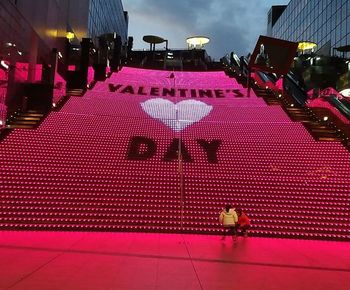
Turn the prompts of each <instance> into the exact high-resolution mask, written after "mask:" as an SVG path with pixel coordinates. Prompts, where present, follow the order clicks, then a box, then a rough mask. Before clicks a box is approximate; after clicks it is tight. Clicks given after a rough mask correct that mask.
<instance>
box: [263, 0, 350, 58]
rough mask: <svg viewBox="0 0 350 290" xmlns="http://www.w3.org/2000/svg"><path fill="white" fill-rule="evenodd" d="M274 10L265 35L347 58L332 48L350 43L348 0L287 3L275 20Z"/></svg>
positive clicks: (349, 7)
mask: <svg viewBox="0 0 350 290" xmlns="http://www.w3.org/2000/svg"><path fill="white" fill-rule="evenodd" d="M277 7H280V6H277ZM276 11H277V8H276V6H273V7H272V8H271V10H270V11H269V14H268V15H269V16H268V29H267V32H268V35H269V36H272V37H275V38H281V39H286V40H290V41H297V42H300V41H311V42H315V43H316V44H317V49H316V50H318V51H319V53H320V54H323V55H338V56H347V57H348V56H349V52H347V51H345V52H343V51H339V50H337V49H336V48H340V47H345V46H346V45H349V44H350V21H349V19H350V18H349V17H350V1H347V0H337V1H329V0H309V1H299V0H291V1H290V2H289V3H288V5H287V7H285V9H283V12H282V13H280V15H279V17H278V19H277V20H276V14H277V15H278V13H277V12H276ZM279 12H281V10H279ZM273 16H274V17H273Z"/></svg>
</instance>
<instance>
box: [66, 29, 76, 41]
mask: <svg viewBox="0 0 350 290" xmlns="http://www.w3.org/2000/svg"><path fill="white" fill-rule="evenodd" d="M74 37H75V35H74V33H73V32H71V31H67V33H66V38H67V39H68V40H72V39H73V38H74Z"/></svg>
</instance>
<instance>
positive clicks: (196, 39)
mask: <svg viewBox="0 0 350 290" xmlns="http://www.w3.org/2000/svg"><path fill="white" fill-rule="evenodd" d="M209 41H210V39H209V38H208V37H206V36H191V37H188V38H187V39H186V43H187V46H188V48H189V49H193V48H199V49H201V48H203V46H204V45H205V44H207V43H209Z"/></svg>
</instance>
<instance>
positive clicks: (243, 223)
mask: <svg viewBox="0 0 350 290" xmlns="http://www.w3.org/2000/svg"><path fill="white" fill-rule="evenodd" d="M238 223H239V225H240V226H241V227H242V226H249V225H250V220H249V218H248V217H247V215H246V214H245V213H244V212H242V214H241V216H239V217H238Z"/></svg>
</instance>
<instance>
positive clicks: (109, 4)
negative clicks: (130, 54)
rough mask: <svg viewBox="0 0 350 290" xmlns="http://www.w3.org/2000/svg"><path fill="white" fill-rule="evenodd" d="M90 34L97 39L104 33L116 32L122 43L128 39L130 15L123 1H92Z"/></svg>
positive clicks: (90, 4) (90, 7)
mask: <svg viewBox="0 0 350 290" xmlns="http://www.w3.org/2000/svg"><path fill="white" fill-rule="evenodd" d="M88 19H89V20H88V34H89V37H90V38H95V37H97V36H99V35H102V34H104V33H110V32H116V33H117V34H118V35H120V37H121V39H122V43H125V42H126V41H127V37H128V35H127V34H128V15H127V12H125V11H124V10H123V5H122V2H121V0H90V3H89V17H88Z"/></svg>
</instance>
